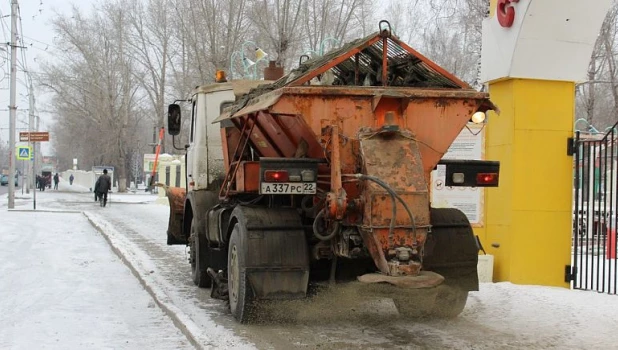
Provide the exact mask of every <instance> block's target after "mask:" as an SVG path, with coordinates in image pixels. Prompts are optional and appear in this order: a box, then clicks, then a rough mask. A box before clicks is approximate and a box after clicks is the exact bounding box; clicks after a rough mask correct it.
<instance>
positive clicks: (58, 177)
mask: <svg viewBox="0 0 618 350" xmlns="http://www.w3.org/2000/svg"><path fill="white" fill-rule="evenodd" d="M58 182H60V176H59V175H58V173H56V175H54V190H56V191H57V190H58Z"/></svg>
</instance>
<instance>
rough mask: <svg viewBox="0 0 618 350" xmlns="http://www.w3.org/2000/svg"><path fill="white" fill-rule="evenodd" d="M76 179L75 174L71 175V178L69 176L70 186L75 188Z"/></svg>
mask: <svg viewBox="0 0 618 350" xmlns="http://www.w3.org/2000/svg"><path fill="white" fill-rule="evenodd" d="M74 179H75V177H74V176H73V174H71V176H69V185H71V186H73V180H74Z"/></svg>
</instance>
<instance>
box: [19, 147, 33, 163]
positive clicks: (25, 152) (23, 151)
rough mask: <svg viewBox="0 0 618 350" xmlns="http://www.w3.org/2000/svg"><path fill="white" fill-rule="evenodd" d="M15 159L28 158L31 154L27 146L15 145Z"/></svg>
mask: <svg viewBox="0 0 618 350" xmlns="http://www.w3.org/2000/svg"><path fill="white" fill-rule="evenodd" d="M16 154H17V159H19V160H30V155H31V154H32V150H31V149H30V147H28V146H19V147H17V152H16Z"/></svg>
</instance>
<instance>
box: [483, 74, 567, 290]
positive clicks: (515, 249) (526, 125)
mask: <svg viewBox="0 0 618 350" xmlns="http://www.w3.org/2000/svg"><path fill="white" fill-rule="evenodd" d="M489 93H490V95H491V99H492V101H494V103H496V105H497V106H499V108H500V112H501V113H500V115H496V114H493V113H492V114H490V116H489V118H490V121H489V124H488V127H487V139H486V152H487V153H486V158H487V159H492V160H499V161H500V167H501V168H500V187H498V188H497V189H492V190H490V191H486V192H485V193H486V201H485V204H486V205H485V210H486V216H485V217H486V218H487V219H486V230H483V231H482V232H479V233H481V234H483V235H484V236H485V237H484V239H483V240H482V241H483V243H484V246H485V250H486V251H487V253H488V254H493V255H494V256H495V261H496V263H495V266H494V280H495V281H511V282H513V283H520V284H539V285H550V286H563V287H566V286H568V284H567V283H565V282H564V269H565V266H566V265H570V259H571V256H570V251H571V216H572V213H571V210H572V209H571V205H572V193H573V157H572V156H568V155H567V139H568V138H569V137H571V136H572V135H573V119H574V113H575V108H574V105H575V101H574V96H575V84H574V83H573V82H563V81H548V80H533V79H514V78H507V79H504V80H499V81H494V82H490V83H489Z"/></svg>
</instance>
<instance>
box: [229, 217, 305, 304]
mask: <svg viewBox="0 0 618 350" xmlns="http://www.w3.org/2000/svg"><path fill="white" fill-rule="evenodd" d="M232 217H233V218H234V217H235V218H236V219H237V220H238V223H240V224H242V225H244V227H245V234H244V236H243V237H241V240H243V241H244V242H242V243H243V244H241V246H242V247H243V249H246V251H245V252H244V253H245V254H246V255H245V257H246V260H245V266H246V273H247V277H248V280H249V284H250V286H251V289H252V290H253V293H254V294H253V295H254V296H255V297H256V298H257V299H297V298H303V297H305V296H306V293H307V286H308V283H309V253H308V248H307V240H306V237H305V232H304V229H303V227H302V223H301V221H300V217H299V215H298V213H297V212H296V210H294V209H284V208H277V209H268V208H251V207H243V206H239V207H236V208H235V209H234V211H233V213H232Z"/></svg>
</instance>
